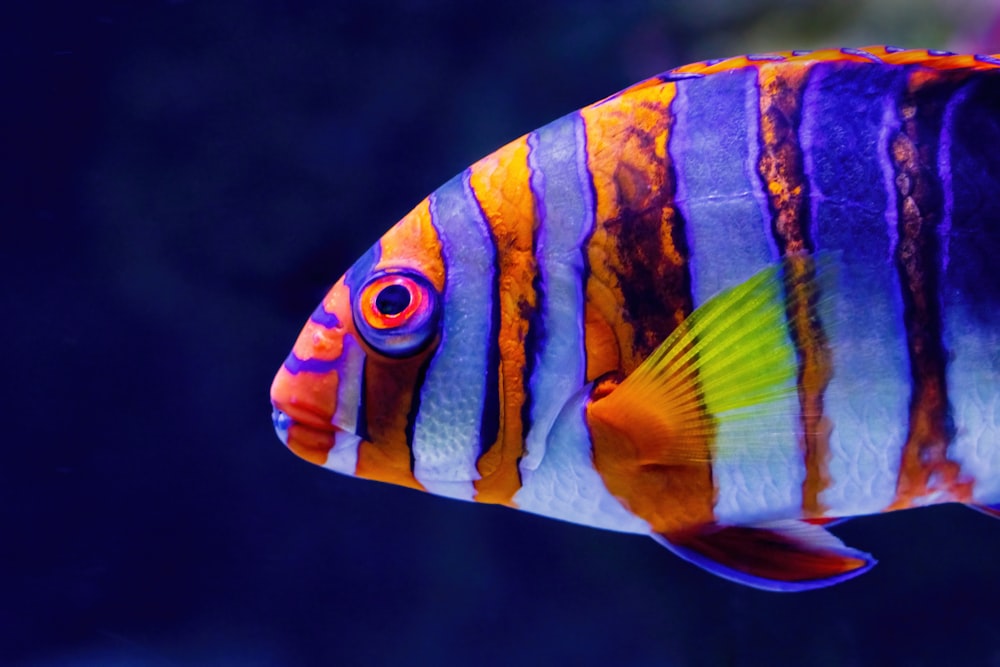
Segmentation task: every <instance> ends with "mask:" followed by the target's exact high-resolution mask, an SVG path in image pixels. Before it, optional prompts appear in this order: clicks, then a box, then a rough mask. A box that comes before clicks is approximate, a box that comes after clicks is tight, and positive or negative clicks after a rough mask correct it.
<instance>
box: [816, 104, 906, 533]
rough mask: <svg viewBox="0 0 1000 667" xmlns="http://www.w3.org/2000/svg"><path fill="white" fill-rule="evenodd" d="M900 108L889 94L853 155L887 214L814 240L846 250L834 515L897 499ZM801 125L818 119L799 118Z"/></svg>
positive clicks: (832, 414) (833, 330)
mask: <svg viewBox="0 0 1000 667" xmlns="http://www.w3.org/2000/svg"><path fill="white" fill-rule="evenodd" d="M896 104H897V95H896V94H894V93H889V94H887V95H885V97H884V103H883V109H882V116H881V121H880V123H879V126H878V128H877V129H878V134H877V146H876V147H875V149H874V154H872V155H860V156H858V157H859V159H871V160H877V161H878V163H879V169H880V171H881V174H882V183H881V184H878V187H880V188H882V189H884V192H885V195H886V205H885V210H884V211H883V212H882V214H881V215H880V216H875V217H873V218H871V224H868V223H867V220H866V218H869V217H870V215H871V214H869V213H866V212H865V211H864V210H863V209H859V210H858V211H857V212H856V213H854V214H853V217H854V218H855V223H856V224H855V225H854V226H852V228H848V229H844V228H840V227H834V226H831V227H829V228H825V227H821V228H820V230H819V232H818V238H817V242H818V243H820V244H822V246H823V247H825V248H835V249H838V250H842V251H843V253H842V255H841V260H842V261H841V263H840V265H841V268H840V273H839V275H837V276H836V278H837V287H838V289H837V294H836V298H835V299H834V302H833V304H832V311H833V313H832V315H833V320H834V322H833V323H832V325H831V326H830V327H828V330H827V336H828V338H829V340H830V343H831V346H832V348H833V364H834V373H833V378H832V380H831V381H830V384H829V386H828V387H827V390H826V393H825V395H824V397H823V404H824V413H825V414H826V416H827V417H828V418H829V419H830V420H831V422H832V424H833V431H832V433H831V434H830V456H829V460H828V465H827V472H828V474H829V479H830V485H829V487H828V488H827V489H825V490H824V491H823V492H822V493H820V495H819V501H820V503H821V504H822V505H824V506H826V507H827V508H828V513H829V515H831V516H850V515H859V514H871V513H874V512H879V511H881V510H883V509H885V508H886V507H887V506H888V505H889V504H890V503H891V502H892V501H893V499H894V498H895V494H896V480H897V479H898V476H899V463H900V457H901V456H902V448H903V446H904V444H905V442H906V429H907V424H908V423H909V399H910V386H911V385H910V383H911V378H910V370H909V359H908V356H907V347H906V331H905V329H904V327H903V311H902V308H903V306H902V296H901V295H902V291H901V290H902V288H901V286H900V283H899V274H898V271H897V269H896V266H895V263H894V254H895V249H896V242H897V233H896V225H897V213H896V186H895V172H894V170H893V167H892V163H891V157H890V156H891V141H892V138H893V137H895V136H896V134H897V132H898V131H899V126H900V124H899V119H898V117H897V111H896ZM807 122H808V123H820V122H821V121H820V119H817V118H805V119H804V120H803V123H807ZM874 129H875V128H872V130H873V131H874ZM812 131H814V132H822V131H823V128H822V127H821V126H817V127H814V128H813V130H812ZM864 185H865V184H860V183H859V184H855V187H858V188H860V187H863V186H864ZM874 187H875V185H874V184H873V188H874ZM831 205H832V204H831ZM877 223H878V224H877Z"/></svg>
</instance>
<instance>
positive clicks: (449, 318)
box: [413, 171, 496, 500]
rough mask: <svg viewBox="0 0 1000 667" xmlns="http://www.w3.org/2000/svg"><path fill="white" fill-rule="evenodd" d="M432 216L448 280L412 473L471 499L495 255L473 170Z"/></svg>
mask: <svg viewBox="0 0 1000 667" xmlns="http://www.w3.org/2000/svg"><path fill="white" fill-rule="evenodd" d="M430 211H431V223H432V224H433V225H434V228H435V229H436V230H437V233H438V237H439V238H440V240H441V250H442V254H443V257H444V265H445V271H446V278H445V289H444V295H443V297H442V324H441V342H440V344H439V346H438V349H437V351H436V352H435V354H434V357H433V358H432V359H431V361H430V364H429V366H428V368H427V374H426V376H425V378H424V384H423V387H422V389H421V392H420V409H419V411H418V412H417V417H416V420H415V423H414V428H413V459H414V464H413V474H414V477H416V479H417V481H419V482H420V483H421V484H423V486H424V488H426V489H427V490H428V491H430V492H431V493H435V494H438V495H442V496H448V497H450V498H458V499H461V500H473V499H474V498H475V486H474V484H473V482H474V481H475V480H477V479H479V477H480V476H479V472H478V470H477V469H476V460H477V459H478V457H479V450H480V427H481V423H480V422H481V420H482V414H483V404H484V401H485V397H486V378H487V375H488V374H487V368H486V364H487V358H488V350H489V347H490V341H489V337H490V335H491V328H492V321H491V320H492V316H493V309H492V307H491V303H492V299H493V272H494V270H495V266H494V264H495V255H496V251H495V248H494V247H493V241H492V238H491V236H490V233H489V229H488V227H487V222H486V220H485V219H484V218H483V214H482V211H481V210H480V208H479V205H478V203H477V201H476V199H475V195H474V194H473V192H472V188H471V186H470V184H469V172H468V171H466V172H464V173H463V174H461V175H459V176H456V177H455V178H453V179H452V180H450V181H449V182H447V183H445V184H444V185H443V186H441V187H440V188H439V189H438V190H437V191H435V192H434V194H433V195H431V202H430Z"/></svg>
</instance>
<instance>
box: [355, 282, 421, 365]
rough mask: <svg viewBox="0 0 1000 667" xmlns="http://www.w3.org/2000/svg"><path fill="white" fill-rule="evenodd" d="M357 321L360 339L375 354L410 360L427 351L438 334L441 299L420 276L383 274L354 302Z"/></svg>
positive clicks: (364, 288)
mask: <svg viewBox="0 0 1000 667" xmlns="http://www.w3.org/2000/svg"><path fill="white" fill-rule="evenodd" d="M354 320H355V323H356V325H357V328H358V332H359V333H360V334H361V337H362V338H364V340H365V342H366V343H368V344H369V345H370V346H371V347H373V348H374V349H375V350H377V351H378V352H381V353H382V354H384V355H386V356H389V357H397V358H398V357H407V356H410V355H413V354H416V353H417V352H419V351H421V350H422V349H424V347H425V346H426V345H427V344H428V343H429V342H430V341H431V340H432V339H433V338H434V335H435V334H436V333H437V325H438V320H439V302H438V295H437V292H436V291H435V290H434V288H433V287H432V286H431V284H430V283H429V282H428V281H427V279H426V278H424V277H423V276H421V275H420V274H417V273H413V272H410V271H399V272H380V273H377V274H375V275H373V276H371V277H370V278H369V279H368V281H367V282H365V283H364V285H363V286H362V287H361V289H360V290H359V292H358V296H357V298H355V299H354Z"/></svg>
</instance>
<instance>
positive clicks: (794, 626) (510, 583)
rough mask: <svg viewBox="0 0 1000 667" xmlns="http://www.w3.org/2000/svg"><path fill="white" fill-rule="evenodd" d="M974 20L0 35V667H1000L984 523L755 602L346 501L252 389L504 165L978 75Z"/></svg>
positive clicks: (908, 544)
mask: <svg viewBox="0 0 1000 667" xmlns="http://www.w3.org/2000/svg"><path fill="white" fill-rule="evenodd" d="M997 18H998V6H997V3H996V0H950V1H948V0H936V1H934V0H919V1H918V0H877V1H876V0H867V1H866V0H845V1H843V2H830V1H829V0H783V1H781V0H700V1H699V2H696V3H694V2H682V1H680V0H619V1H616V2H605V1H599V0H561V1H560V0H555V1H542V0H505V1H504V2H491V3H481V2H473V1H471V0H395V1H388V0H365V1H364V2H337V1H334V2H329V1H328V2H322V1H320V0H286V1H284V2H279V1H278V0H274V1H263V0H261V1H255V2H246V1H244V2H238V1H236V0H188V1H184V0H172V1H168V0H161V1H157V2H152V1H133V2H125V1H124V0H118V1H112V0H106V1H96V0H95V1H90V0H75V1H70V0H65V1H63V2H58V1H44V0H42V1H39V2H22V1H18V0H13V1H11V2H6V3H4V4H3V8H2V9H0V31H2V32H0V54H2V56H3V58H2V60H3V66H2V67H0V83H2V85H3V88H2V90H3V99H2V103H0V121H2V122H0V142H2V143H0V151H2V156H3V159H2V160H0V260H2V262H0V267H2V269H0V270H2V271H3V275H5V276H6V278H5V279H4V281H3V283H4V286H3V288H2V289H0V307H2V310H0V313H2V317H3V322H4V326H3V327H2V330H3V335H4V337H5V339H6V340H5V344H4V345H3V348H2V349H4V350H5V351H6V352H5V355H6V362H5V366H6V368H7V369H8V370H7V371H6V372H5V373H6V377H7V381H6V382H5V383H4V388H3V395H2V396H0V398H2V403H3V405H4V406H5V409H6V414H7V420H8V421H7V422H6V423H7V426H6V427H5V429H4V431H5V435H4V437H3V440H2V443H3V447H2V453H0V665H16V666H38V667H42V666H46V667H47V666H50V665H51V666H60V665H73V666H76V665H95V666H96V665H139V666H147V665H148V666H156V667H160V666H168V665H240V666H256V665H261V666H264V665H293V666H294V665H306V666H309V665H381V664H385V665H415V664H426V665H450V664H460V663H461V664H476V665H483V666H484V667H485V666H487V665H498V666H499V665H616V666H617V665H682V666H685V667H686V666H691V665H706V666H707V665H729V666H737V665H771V666H773V665H818V666H822V665H838V666H843V665H909V666H919V665H942V664H945V665H993V666H997V665H1000V605H998V604H997V602H996V601H997V600H998V599H1000V577H998V575H997V562H998V559H997V554H998V553H1000V524H997V523H996V522H993V523H991V522H990V520H989V519H987V518H986V517H983V516H980V515H977V514H975V513H973V512H970V511H967V510H964V509H962V508H957V507H945V508H935V509H930V510H924V511H919V512H909V513H901V514H896V515H892V516H883V517H874V518H866V519H861V520H857V521H853V522H849V523H847V524H844V525H842V526H840V527H838V528H837V529H836V532H837V533H838V534H839V535H840V536H842V537H843V538H844V540H845V541H846V542H847V543H849V544H851V545H853V546H856V547H859V548H862V549H865V550H870V551H871V552H872V553H874V554H875V555H876V556H877V557H879V558H880V560H881V564H880V565H879V567H877V568H876V569H875V570H873V571H872V572H871V573H869V574H867V575H865V576H864V577H862V578H860V579H857V580H854V581H852V582H849V583H847V584H844V585H841V586H838V587H834V588H831V589H826V590H821V591H818V592H814V593H810V594H801V595H791V596H789V595H774V594H765V593H760V592H757V591H754V590H750V589H746V588H742V587H738V586H735V585H733V584H729V583H727V582H725V581H723V580H721V579H717V578H715V577H713V576H711V575H708V574H705V573H703V572H701V571H700V570H698V569H696V568H694V567H692V566H690V565H687V564H685V563H683V562H681V561H680V560H679V559H677V558H675V557H673V556H671V555H670V554H669V553H667V552H666V551H665V550H663V549H662V548H660V547H658V546H657V545H655V544H654V543H653V542H652V541H651V540H644V539H641V538H638V537H633V536H623V535H617V534H613V533H603V532H599V531H595V530H591V529H587V528H581V527H576V526H571V525H564V524H560V523H557V522H553V521H548V520H544V519H538V518H535V517H531V516H528V515H522V514H519V513H515V512H511V511H509V510H503V509H497V508H487V507H474V506H470V505H466V504H462V503H457V502H453V501H447V500H443V499H438V498H434V497H432V496H429V495H423V494H418V493H415V492H412V491H408V490H405V489H401V488H395V487H390V486H386V485H381V484H375V483H371V482H364V481H359V480H353V479H348V478H344V477H340V476H336V475H333V474H331V473H329V472H326V471H323V470H321V469H319V468H315V467H312V466H310V465H308V464H306V463H304V462H302V461H300V460H298V459H296V458H294V457H293V456H291V455H290V454H289V453H288V452H287V451H285V449H284V448H283V447H282V446H281V444H280V443H279V442H278V440H277V438H276V437H275V436H274V434H273V432H272V429H271V424H270V406H269V403H268V397H267V391H268V388H269V384H270V381H271V378H272V376H273V374H274V372H275V370H276V369H277V367H278V365H279V364H280V363H281V361H282V359H283V358H284V357H285V355H286V354H287V352H288V350H289V349H290V347H291V344H292V342H293V340H294V337H295V336H296V334H297V332H298V330H299V328H300V327H301V326H302V324H303V323H304V321H305V319H306V317H307V316H308V314H309V313H310V312H311V310H312V309H313V307H314V306H315V304H316V303H317V302H318V300H319V299H320V298H321V296H322V295H323V293H324V292H325V291H326V289H327V287H328V286H329V285H330V284H331V283H332V282H333V281H334V280H336V278H337V277H338V276H339V275H340V274H341V273H342V272H343V271H344V270H345V269H346V268H347V267H348V266H349V265H350V263H351V262H352V261H353V260H354V259H355V258H356V257H357V256H358V255H360V254H361V253H362V252H363V251H364V250H365V249H366V248H367V247H368V246H369V245H370V244H371V243H372V242H373V241H374V240H375V239H376V238H377V237H378V236H380V235H381V233H382V232H383V231H384V230H385V229H386V228H388V227H389V226H390V225H391V224H392V223H393V222H395V221H396V220H397V219H399V218H400V217H401V216H402V215H404V214H405V213H406V212H407V211H408V210H409V209H410V208H411V207H412V206H413V205H414V204H416V203H417V202H418V201H419V200H420V199H421V198H422V197H423V196H424V195H426V194H427V193H429V192H430V191H431V190H433V189H434V188H435V187H436V186H438V185H439V184H441V183H442V182H444V181H445V180H447V179H448V178H449V177H451V176H452V175H453V174H455V173H457V172H458V171H459V170H461V169H462V168H464V167H465V166H466V165H467V164H469V163H471V162H473V161H474V160H476V159H477V158H479V157H481V156H482V155H484V154H486V153H488V152H490V151H491V150H493V149H494V148H496V147H498V146H500V145H501V144H503V143H505V142H507V141H509V140H510V139H513V138H514V137H516V136H518V135H520V134H522V133H524V132H527V131H529V130H531V129H533V128H535V127H538V126H540V125H542V124H544V123H546V122H548V121H550V120H553V119H555V118H556V117H558V116H560V115H562V114H564V113H567V112H569V111H571V110H573V109H575V108H578V107H580V106H583V105H585V104H587V103H589V102H592V101H594V100H596V99H599V98H601V97H603V96H605V95H607V94H609V93H612V92H614V91H616V90H618V89H620V88H622V87H624V86H626V85H628V84H630V83H632V82H634V81H637V80H639V79H642V78H644V77H647V76H650V75H653V74H656V73H657V72H659V71H662V70H666V69H668V68H671V67H674V66H678V65H681V64H684V63H686V62H690V61H693V60H699V59H704V58H709V57H718V56H728V55H736V54H740V53H744V52H759V51H767V50H778V49H793V48H813V47H820V46H859V45H864V44H877V43H891V44H896V45H899V46H906V47H933V48H952V49H960V50H966V49H968V50H979V51H983V52H996V51H1000V30H998V25H1000V24H998V23H997Z"/></svg>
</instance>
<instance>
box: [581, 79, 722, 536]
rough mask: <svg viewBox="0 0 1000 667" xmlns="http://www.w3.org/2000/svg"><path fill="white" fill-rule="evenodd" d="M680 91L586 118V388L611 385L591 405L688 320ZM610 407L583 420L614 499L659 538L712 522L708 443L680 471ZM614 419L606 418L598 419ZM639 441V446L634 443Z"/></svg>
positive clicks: (709, 438) (650, 91)
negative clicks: (676, 161)
mask: <svg viewBox="0 0 1000 667" xmlns="http://www.w3.org/2000/svg"><path fill="white" fill-rule="evenodd" d="M677 85H679V84H676V83H662V84H658V85H651V86H640V87H636V88H635V89H633V90H629V91H627V92H626V93H625V94H623V95H621V96H619V97H616V98H613V99H610V100H608V101H606V102H603V103H598V104H596V105H592V106H590V107H587V108H585V109H582V110H581V111H580V115H581V116H582V118H583V120H584V123H585V127H586V146H587V155H588V162H587V166H588V169H589V171H590V175H591V179H592V182H593V185H594V196H595V204H596V216H595V220H594V233H593V234H592V235H591V236H590V238H589V239H588V241H587V252H588V262H589V266H590V273H589V275H588V277H587V282H586V294H587V303H586V318H585V332H586V334H585V335H586V340H587V379H588V380H592V379H594V378H595V376H602V375H603V374H606V373H607V374H608V375H603V376H604V377H605V382H604V383H602V384H601V385H599V386H598V387H596V388H595V389H594V393H593V394H592V395H591V403H590V406H591V407H594V406H598V405H600V403H601V399H602V395H603V394H602V392H605V393H607V392H611V391H612V389H613V387H614V386H615V383H616V382H617V379H618V378H621V377H624V376H626V375H628V374H629V373H631V372H632V371H633V370H635V368H636V367H637V366H638V365H639V364H640V363H642V361H643V360H644V359H645V358H646V357H648V356H649V354H650V353H651V352H652V351H653V350H655V349H656V348H657V347H658V346H659V345H660V343H662V342H663V341H664V340H665V339H666V338H667V336H668V335H669V334H670V333H671V332H672V331H673V330H674V329H675V328H676V327H677V326H678V325H679V324H680V323H681V322H682V321H683V320H684V319H685V318H686V317H687V316H688V315H690V314H691V310H692V307H693V299H692V295H691V277H690V273H689V266H688V259H689V249H688V246H687V236H686V233H685V230H684V220H683V218H682V216H681V214H680V211H679V210H678V209H677V207H676V205H675V203H674V197H675V195H676V174H675V171H674V165H673V160H672V159H671V157H670V154H669V152H668V150H667V147H668V146H669V138H670V132H671V130H672V128H673V126H674V113H673V111H672V108H671V107H672V104H673V100H674V98H675V94H676V90H677V88H676V87H677ZM615 405H618V406H619V407H621V404H620V403H619V402H618V400H616V399H614V398H610V397H609V399H608V400H607V401H606V402H605V404H604V405H603V406H602V407H599V408H596V409H597V411H598V412H597V413H595V414H591V413H588V423H589V425H590V429H591V431H590V433H591V444H592V447H593V460H594V466H595V468H596V469H597V471H598V473H599V474H600V475H601V478H602V480H603V481H604V484H605V486H606V487H607V488H608V490H609V491H610V492H611V493H612V494H613V495H615V496H616V497H617V498H619V499H620V500H621V501H622V502H623V503H624V504H625V505H626V506H627V507H628V508H629V510H630V511H631V512H633V513H634V514H636V515H637V516H640V517H642V518H643V519H645V520H647V521H648V522H649V523H650V525H651V526H653V529H654V531H655V532H658V533H662V534H676V533H678V532H680V531H684V530H690V529H691V528H692V527H695V526H702V525H706V524H710V523H712V522H714V520H715V513H714V506H715V495H716V490H715V485H714V481H713V477H712V465H711V459H712V456H711V454H712V453H711V447H712V442H713V438H714V434H713V433H709V432H706V431H704V430H702V431H700V432H699V434H698V438H697V439H696V441H693V442H691V443H689V444H688V446H689V448H691V449H696V450H698V455H696V456H692V457H690V459H689V460H688V461H687V462H686V463H685V464H684V465H675V463H676V461H670V460H661V456H662V455H663V454H664V452H665V451H666V450H668V449H669V448H666V450H665V448H663V447H662V446H661V445H662V443H656V442H650V441H649V438H648V432H646V433H641V434H640V433H637V431H639V430H641V424H638V423H634V424H633V423H629V422H625V423H622V422H621V420H622V419H626V420H628V418H629V416H630V415H631V414H632V412H631V411H622V412H621V413H620V414H618V415H615V414H611V413H614V412H615V411H616V408H614V407H613V406H615ZM602 409H603V410H605V412H607V414H604V415H601V414H600V412H601V410H602ZM632 436H634V437H632Z"/></svg>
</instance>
